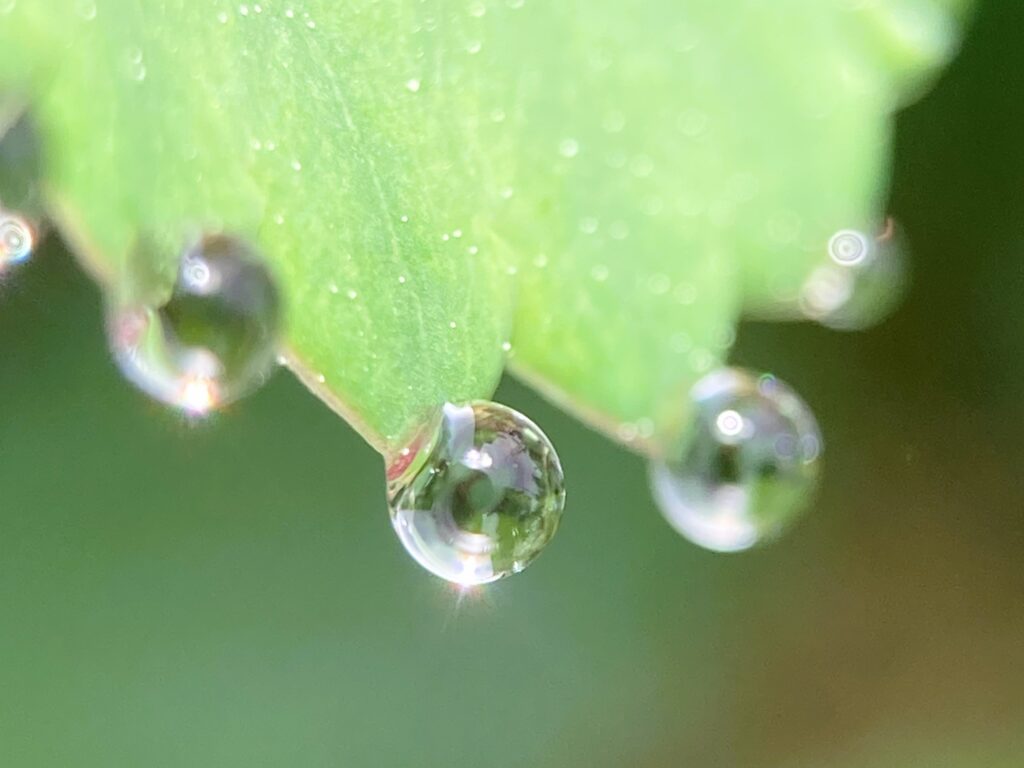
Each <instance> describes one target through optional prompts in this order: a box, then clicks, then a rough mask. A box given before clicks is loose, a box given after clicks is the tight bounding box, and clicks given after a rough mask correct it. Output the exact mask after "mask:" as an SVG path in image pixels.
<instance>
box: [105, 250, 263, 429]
mask: <svg viewBox="0 0 1024 768" xmlns="http://www.w3.org/2000/svg"><path fill="white" fill-rule="evenodd" d="M132 293H133V292H132V291H128V295H127V296H126V297H118V299H117V300H115V301H113V302H112V303H111V304H110V308H109V309H108V318H107V333H108V337H109V342H110V348H111V351H112V352H113V355H114V359H115V361H116V362H117V364H118V367H119V368H120V369H121V371H122V372H123V373H124V375H125V376H126V377H127V378H128V379H129V380H130V381H131V382H132V383H134V384H135V385H136V386H137V387H138V388H139V389H141V390H142V391H143V392H145V393H146V394H148V395H150V396H151V397H153V398H155V399H157V400H160V401H161V402H164V403H167V404H169V405H173V406H176V407H178V408H181V409H182V410H184V411H186V412H188V413H190V414H193V415H202V414H205V413H207V412H208V411H211V410H213V409H215V408H217V407H219V406H222V405H224V404H226V403H229V402H232V401H234V400H237V399H238V398H240V397H242V396H244V395H246V394H248V393H249V392H251V391H252V390H254V389H256V388H257V387H258V386H260V385H261V384H262V383H263V381H264V380H265V379H266V378H267V376H268V375H269V372H270V371H271V369H272V367H273V363H274V359H275V355H276V344H277V335H278V330H279V327H280V321H281V317H280V316H281V301H280V298H279V294H278V290H277V287H276V286H275V284H274V282H273V280H272V279H271V277H270V274H269V273H268V271H267V269H266V267H265V266H264V264H263V262H262V261H261V260H260V259H259V257H258V256H257V255H256V254H255V253H254V252H253V251H252V250H250V249H249V247H248V246H246V245H245V244H244V243H242V242H241V241H239V240H236V239H234V238H231V237H227V236H224V235H212V236H207V237H204V238H202V239H201V240H199V241H198V242H197V243H196V244H195V245H193V246H192V247H190V248H187V249H186V250H185V252H184V254H183V255H182V257H181V260H180V262H179V265H178V270H177V277H176V279H175V282H174V286H173V288H172V290H171V292H170V295H169V296H168V298H167V299H166V301H164V302H161V303H151V302H147V301H138V300H136V299H135V298H134V297H133V295H132Z"/></svg>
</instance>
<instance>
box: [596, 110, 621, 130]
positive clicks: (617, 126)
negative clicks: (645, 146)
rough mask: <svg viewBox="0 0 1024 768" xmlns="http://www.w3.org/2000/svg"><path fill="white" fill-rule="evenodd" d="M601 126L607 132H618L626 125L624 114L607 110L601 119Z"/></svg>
mask: <svg viewBox="0 0 1024 768" xmlns="http://www.w3.org/2000/svg"><path fill="white" fill-rule="evenodd" d="M601 127H602V128H604V129H605V131H607V132H608V133H619V132H620V131H622V129H623V128H625V127H626V116H625V115H624V114H622V113H621V112H619V111H617V110H616V111H613V112H608V113H607V114H605V116H604V119H603V120H602V121H601Z"/></svg>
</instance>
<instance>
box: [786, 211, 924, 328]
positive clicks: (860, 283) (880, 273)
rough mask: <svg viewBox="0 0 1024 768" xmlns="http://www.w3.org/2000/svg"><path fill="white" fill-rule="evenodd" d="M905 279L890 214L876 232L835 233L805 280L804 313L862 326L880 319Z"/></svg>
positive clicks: (904, 261) (899, 294) (903, 254)
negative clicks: (824, 258)
mask: <svg viewBox="0 0 1024 768" xmlns="http://www.w3.org/2000/svg"><path fill="white" fill-rule="evenodd" d="M906 284H907V258H906V251H905V249H904V247H903V241H902V238H901V236H900V232H899V227H898V225H897V224H896V223H895V222H894V221H893V220H892V219H889V220H888V221H887V222H886V225H885V228H884V229H883V231H882V233H881V234H880V235H878V236H876V237H872V236H869V235H867V234H865V233H863V232H860V231H858V230H853V229H844V230H840V231H839V232H837V233H835V234H834V235H833V236H832V237H831V238H830V239H829V242H828V260H827V261H825V262H824V263H822V264H821V265H820V266H818V267H816V268H815V269H814V271H813V272H811V274H810V276H809V277H808V278H807V280H806V281H805V282H804V285H803V289H802V290H801V294H800V306H801V309H802V310H803V313H804V315H805V316H807V317H808V318H809V319H811V320H815V321H817V322H819V323H821V324H822V325H827V326H829V327H831V328H836V329H839V330H861V329H864V328H867V327H870V326H872V325H874V324H876V323H878V322H880V321H881V320H884V319H885V318H886V317H887V316H888V315H889V314H890V313H891V312H892V311H893V310H894V309H895V308H896V306H897V305H898V304H899V300H900V298H901V297H902V296H903V293H904V290H905V289H906Z"/></svg>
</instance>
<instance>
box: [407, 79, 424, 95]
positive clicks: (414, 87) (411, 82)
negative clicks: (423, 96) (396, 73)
mask: <svg viewBox="0 0 1024 768" xmlns="http://www.w3.org/2000/svg"><path fill="white" fill-rule="evenodd" d="M405 87H406V89H407V90H408V91H410V92H411V93H419V90H420V81H419V78H416V77H411V78H409V79H408V80H406V81H405Z"/></svg>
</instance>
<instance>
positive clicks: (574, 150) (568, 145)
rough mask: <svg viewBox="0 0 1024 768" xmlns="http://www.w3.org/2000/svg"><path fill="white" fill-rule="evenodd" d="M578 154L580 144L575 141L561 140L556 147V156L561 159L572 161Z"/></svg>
mask: <svg viewBox="0 0 1024 768" xmlns="http://www.w3.org/2000/svg"><path fill="white" fill-rule="evenodd" d="M579 153H580V144H579V142H578V141H576V139H562V142H561V143H560V144H559V145H558V154H560V155H561V156H562V157H565V158H569V159H572V158H574V157H576V155H578V154H579Z"/></svg>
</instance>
